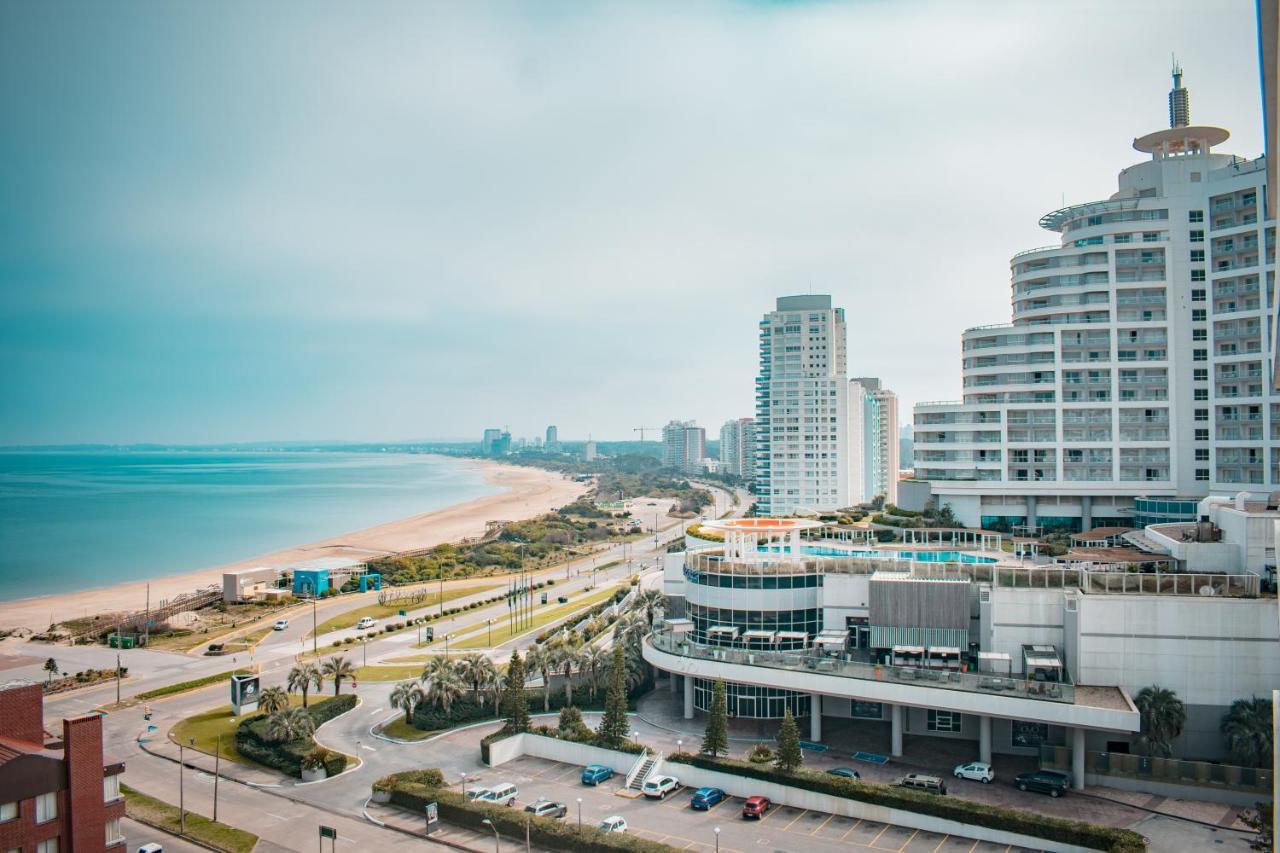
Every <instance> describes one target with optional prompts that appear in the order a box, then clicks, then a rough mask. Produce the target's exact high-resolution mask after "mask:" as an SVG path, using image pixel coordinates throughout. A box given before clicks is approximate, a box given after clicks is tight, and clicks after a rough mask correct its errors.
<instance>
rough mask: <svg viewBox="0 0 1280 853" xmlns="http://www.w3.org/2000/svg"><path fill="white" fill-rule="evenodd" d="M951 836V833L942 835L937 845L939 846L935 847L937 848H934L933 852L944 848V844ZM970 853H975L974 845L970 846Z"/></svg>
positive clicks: (935, 852)
mask: <svg viewBox="0 0 1280 853" xmlns="http://www.w3.org/2000/svg"><path fill="white" fill-rule="evenodd" d="M950 837H951V836H950V835H944V836H942V838H940V839H938V846H937V847H935V848H933V853H938V851H939V850H941V849H942V845H944V844H946V843H947V839H948V838H950ZM973 843H974V844H977V843H978V842H976V841H975V842H973ZM969 853H973V848H972V847H970V848H969Z"/></svg>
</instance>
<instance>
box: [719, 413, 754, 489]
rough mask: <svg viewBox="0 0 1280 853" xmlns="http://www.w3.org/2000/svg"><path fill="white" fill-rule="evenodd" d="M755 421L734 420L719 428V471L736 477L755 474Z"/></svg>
mask: <svg viewBox="0 0 1280 853" xmlns="http://www.w3.org/2000/svg"><path fill="white" fill-rule="evenodd" d="M755 429H756V427H755V420H754V419H752V418H736V419H734V420H731V421H725V424H724V426H722V427H720V465H721V467H720V470H721V471H723V472H725V473H727V474H733V475H735V476H738V477H750V476H752V475H753V474H754V473H755V459H756V432H755Z"/></svg>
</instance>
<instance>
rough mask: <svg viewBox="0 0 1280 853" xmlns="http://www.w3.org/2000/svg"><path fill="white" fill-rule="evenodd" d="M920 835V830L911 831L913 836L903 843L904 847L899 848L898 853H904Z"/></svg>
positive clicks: (909, 836)
mask: <svg viewBox="0 0 1280 853" xmlns="http://www.w3.org/2000/svg"><path fill="white" fill-rule="evenodd" d="M919 834H920V830H918V829H913V830H911V834H910V835H908V836H907V840H906V841H904V842H902V846H901V847H899V848H898V853H902V851H903V850H906V849H907V845H908V844H910V843H911V841H912V840H913V839H914V838H915V837H916V836H917V835H919Z"/></svg>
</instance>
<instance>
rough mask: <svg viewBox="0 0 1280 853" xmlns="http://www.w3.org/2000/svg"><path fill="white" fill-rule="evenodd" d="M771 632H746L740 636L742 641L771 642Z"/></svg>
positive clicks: (772, 633)
mask: <svg viewBox="0 0 1280 853" xmlns="http://www.w3.org/2000/svg"><path fill="white" fill-rule="evenodd" d="M773 635H774V632H773V631H747V632H745V633H744V634H743V635H742V638H743V639H744V640H772V639H773Z"/></svg>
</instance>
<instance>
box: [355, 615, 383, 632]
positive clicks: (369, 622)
mask: <svg viewBox="0 0 1280 853" xmlns="http://www.w3.org/2000/svg"><path fill="white" fill-rule="evenodd" d="M377 624H378V622H377V620H375V619H374V618H373V617H372V616H361V617H360V621H359V622H357V623H356V628H357V629H359V630H361V631H367V630H368V629H370V628H372V627H373V626H374V625H377Z"/></svg>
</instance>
